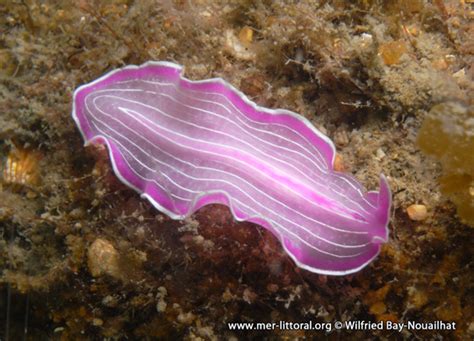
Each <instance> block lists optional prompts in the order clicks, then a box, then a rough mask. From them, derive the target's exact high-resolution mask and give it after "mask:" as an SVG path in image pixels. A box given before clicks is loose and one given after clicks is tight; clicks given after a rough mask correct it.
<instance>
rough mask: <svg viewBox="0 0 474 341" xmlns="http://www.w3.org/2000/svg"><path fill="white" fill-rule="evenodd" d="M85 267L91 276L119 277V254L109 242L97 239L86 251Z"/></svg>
mask: <svg viewBox="0 0 474 341" xmlns="http://www.w3.org/2000/svg"><path fill="white" fill-rule="evenodd" d="M87 265H88V266H89V271H90V273H91V275H92V276H94V277H98V276H101V275H104V274H106V275H109V276H112V277H115V278H119V277H120V270H119V254H118V251H117V250H116V249H115V247H114V246H113V245H112V243H111V242H109V241H107V240H105V239H101V238H98V239H96V240H95V241H94V242H93V243H92V244H91V246H90V247H89V249H88V250H87Z"/></svg>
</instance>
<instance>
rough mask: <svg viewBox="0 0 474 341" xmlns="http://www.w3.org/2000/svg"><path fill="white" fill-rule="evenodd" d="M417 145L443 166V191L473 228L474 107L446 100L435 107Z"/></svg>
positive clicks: (424, 123) (441, 180)
mask: <svg viewBox="0 0 474 341" xmlns="http://www.w3.org/2000/svg"><path fill="white" fill-rule="evenodd" d="M418 145H419V146H420V148H421V150H422V151H423V152H425V153H426V154H429V155H433V156H435V157H436V158H437V159H438V160H439V161H440V162H441V164H442V166H443V175H442V176H441V177H440V179H439V183H440V187H441V192H442V193H443V194H445V195H447V196H448V197H449V198H450V199H451V200H452V201H453V202H454V203H455V204H456V206H457V212H458V215H459V217H460V218H461V219H462V220H463V222H466V223H468V224H469V225H471V226H473V227H474V108H473V107H472V106H471V107H467V106H465V105H463V104H460V103H455V102H447V103H442V104H438V105H436V106H434V107H433V108H432V109H431V111H430V113H429V115H428V116H427V117H426V119H425V120H424V122H423V125H422V127H421V129H420V131H419V134H418Z"/></svg>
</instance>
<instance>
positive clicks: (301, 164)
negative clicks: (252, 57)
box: [72, 62, 391, 275]
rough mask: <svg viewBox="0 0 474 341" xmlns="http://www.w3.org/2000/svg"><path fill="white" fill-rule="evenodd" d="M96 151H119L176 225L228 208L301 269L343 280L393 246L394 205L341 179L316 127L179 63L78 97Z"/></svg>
mask: <svg viewBox="0 0 474 341" xmlns="http://www.w3.org/2000/svg"><path fill="white" fill-rule="evenodd" d="M72 115H73V118H74V120H75V122H76V124H77V126H78V127H79V130H80V131H81V133H82V135H83V137H84V140H85V141H86V144H88V143H101V144H105V145H107V147H108V150H109V154H110V159H111V161H112V166H113V169H114V171H115V173H116V174H117V176H118V177H119V178H120V180H121V181H123V182H124V183H125V184H127V185H128V186H130V187H132V188H134V189H135V190H136V191H137V192H139V193H141V196H142V197H144V198H146V199H148V200H149V201H150V202H151V203H152V204H153V205H154V206H155V207H156V208H157V209H158V210H160V211H161V212H163V213H165V214H167V215H168V216H170V217H171V218H173V219H184V218H186V217H188V216H189V215H191V214H192V213H194V212H195V211H196V210H198V209H199V208H200V207H202V206H204V205H207V204H211V203H220V204H224V205H227V206H228V207H229V208H230V210H231V211H232V214H233V215H234V217H235V219H237V220H239V221H244V220H245V221H251V222H253V223H256V224H259V225H261V226H263V227H264V228H266V229H268V230H270V231H271V232H272V233H273V234H274V235H275V236H276V237H277V238H278V239H279V240H280V242H281V244H282V246H283V247H284V249H285V250H286V252H287V253H288V254H289V255H290V257H291V258H292V259H293V260H294V261H295V262H296V264H297V265H298V266H300V267H302V268H304V269H307V270H309V271H313V272H317V273H321V274H330V275H344V274H349V273H353V272H356V271H358V270H360V269H361V268H363V267H364V266H366V265H367V264H369V263H370V262H371V261H372V260H373V259H374V258H375V257H376V256H377V254H378V253H379V251H380V247H381V244H382V243H384V242H386V241H387V240H388V228H387V225H388V221H389V211H390V206H391V194H390V189H389V187H388V183H387V180H386V179H385V177H384V176H383V175H381V176H380V190H379V191H378V192H375V191H372V192H366V191H365V189H364V188H363V187H362V186H361V185H360V184H359V182H358V181H357V180H356V179H355V178H354V177H353V176H351V175H350V174H345V173H340V172H336V171H335V170H334V167H333V164H334V158H335V148H334V144H333V143H332V142H331V140H330V139H329V138H328V137H327V136H325V135H323V134H322V133H321V132H319V131H318V130H317V129H316V128H315V127H314V126H313V125H312V124H311V123H310V122H309V121H308V120H306V119H305V118H303V117H302V116H300V115H298V114H296V113H293V112H291V111H287V110H281V109H276V110H273V109H267V108H263V107H260V106H258V105H256V104H255V103H254V102H252V101H250V100H249V99H248V98H247V97H246V96H245V95H244V94H243V93H241V92H240V91H238V90H237V89H235V88H234V87H233V86H231V85H230V84H228V83H227V82H225V81H224V80H222V79H220V78H214V79H208V80H203V81H191V80H189V79H186V78H184V77H183V76H182V68H181V67H180V66H178V65H176V64H173V63H169V62H148V63H145V64H143V65H141V66H127V67H125V68H122V69H119V70H115V71H112V72H110V73H108V74H106V75H105V76H103V77H101V78H99V79H97V80H95V81H93V82H91V83H89V84H86V85H83V86H81V87H80V88H78V89H77V90H76V91H75V93H74V104H73V113H72Z"/></svg>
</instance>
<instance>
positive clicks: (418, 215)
mask: <svg viewBox="0 0 474 341" xmlns="http://www.w3.org/2000/svg"><path fill="white" fill-rule="evenodd" d="M407 214H408V217H410V219H411V220H415V221H421V220H425V219H426V217H427V216H428V211H427V209H426V206H425V205H418V204H413V205H410V206H408V208H407Z"/></svg>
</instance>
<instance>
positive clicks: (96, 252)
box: [0, 0, 474, 340]
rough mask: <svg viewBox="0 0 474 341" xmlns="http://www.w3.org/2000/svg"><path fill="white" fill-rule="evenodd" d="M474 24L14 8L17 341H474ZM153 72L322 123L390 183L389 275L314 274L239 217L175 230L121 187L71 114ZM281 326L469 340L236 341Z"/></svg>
mask: <svg viewBox="0 0 474 341" xmlns="http://www.w3.org/2000/svg"><path fill="white" fill-rule="evenodd" d="M473 18H474V7H473V3H472V1H467V0H447V1H442V0H433V1H425V0H414V1H408V0H394V1H382V0H381V1H371V0H360V1H310V0H307V1H245V0H243V1H210V0H197V1H184V0H176V1H171V0H170V1H166V0H164V1H148V0H141V1H125V0H113V1H90V0H89V1H88V0H80V1H69V0H49V1H48V0H46V1H32V0H25V1H0V67H1V68H0V80H1V81H0V157H1V162H2V163H1V188H0V339H1V340H4V339H9V340H19V339H28V340H30V339H31V340H43V339H45V340H46V339H58V340H59V339H60V340H90V339H186V340H199V339H202V340H219V339H234V340H237V339H262V338H263V339H265V338H266V339H281V340H290V339H291V340H293V339H311V338H314V337H321V338H323V337H324V338H327V339H330V340H333V339H334V340H339V339H357V340H358V339H367V340H372V339H373V340H375V339H377V340H378V339H382V340H383V339H390V340H391V339H410V340H412V339H423V340H424V339H458V340H466V339H472V338H473V337H474V322H473V316H474V305H473V304H472V302H474V295H473V292H474V290H473V284H472V283H473V280H474V272H473V266H474V264H473V242H474V229H473V227H472V225H474V224H473V220H474V218H473V216H474V213H473V212H474V160H473V158H474V111H473V105H474V101H473V99H474V96H473V94H474V91H473V90H474V86H473V74H474V67H473V65H474V58H473V52H474V39H473V37H474V24H473ZM148 60H167V61H172V62H175V63H177V64H181V65H184V67H185V76H186V77H188V78H191V79H196V80H197V79H205V78H211V77H222V78H224V79H225V80H227V81H228V82H230V83H231V84H233V85H234V86H235V87H237V88H238V89H240V90H242V91H243V92H244V93H245V94H246V95H247V96H249V97H250V98H251V99H252V100H254V101H255V102H256V103H258V104H259V105H262V106H266V107H271V108H285V109H289V110H292V111H294V112H297V113H299V114H301V115H303V116H304V117H306V118H308V119H309V120H310V121H311V122H312V123H313V124H314V125H315V126H316V127H317V128H318V129H320V130H321V131H322V132H324V133H325V134H327V135H328V136H329V137H330V138H331V139H332V140H333V141H334V142H335V144H336V146H337V153H338V157H337V159H336V161H337V167H338V169H344V170H345V171H346V172H350V173H352V174H354V175H355V176H356V177H357V178H358V179H359V180H360V181H361V182H362V183H363V184H364V185H365V186H366V188H368V189H375V188H376V186H377V184H378V178H379V174H380V173H383V174H385V175H386V176H387V178H388V180H389V183H390V186H391V189H392V193H393V207H392V212H391V222H390V226H389V229H390V239H389V242H388V243H386V244H385V245H384V246H383V249H382V252H381V254H380V255H379V256H378V258H377V259H376V260H375V261H374V262H372V263H371V264H370V265H369V266H367V267H366V268H364V269H363V270H361V271H360V272H357V273H355V274H352V275H347V276H324V275H318V274H314V273H310V272H308V271H306V270H302V269H299V268H298V267H296V266H295V264H294V263H293V261H292V260H291V259H290V258H289V257H288V256H287V255H286V254H285V253H284V251H283V249H282V247H281V246H280V244H279V242H278V241H277V240H276V238H275V237H274V236H273V235H272V234H271V233H269V232H267V231H266V230H264V229H262V228H260V227H258V226H257V225H254V224H251V223H246V222H240V223H238V222H236V221H235V220H234V219H233V217H232V215H231V213H230V211H229V210H228V208H227V207H225V206H220V205H209V206H206V207H204V208H202V209H200V210H199V211H198V212H197V213H196V214H194V215H193V216H191V217H190V218H189V219H186V220H184V221H176V220H171V219H170V218H168V217H167V216H166V215H164V214H162V213H160V212H159V211H157V210H156V209H155V208H154V207H152V205H151V204H149V203H148V202H147V201H144V200H142V199H140V196H139V195H138V194H137V193H136V192H134V191H133V190H132V189H130V188H128V187H127V186H125V185H124V184H122V183H121V182H120V181H119V180H118V179H117V178H116V177H115V175H114V174H113V171H112V169H111V166H110V163H109V160H108V156H107V152H106V150H105V149H104V148H100V147H95V146H89V147H86V148H85V147H84V146H83V140H82V138H81V136H80V133H79V131H78V130H77V128H76V127H75V125H74V122H73V120H72V118H71V107H72V103H71V102H72V94H73V91H74V89H75V88H77V87H78V86H79V85H81V84H83V83H86V82H89V81H92V80H94V79H96V78H97V77H99V76H101V75H103V74H104V73H105V72H107V71H110V70H113V69H115V68H118V67H121V66H124V65H128V64H141V63H143V62H145V61H148ZM278 321H286V322H308V321H313V322H319V323H332V324H334V322H335V321H370V322H380V321H394V322H408V321H416V322H433V321H445V322H455V324H456V328H455V330H420V329H416V330H413V329H412V330H409V329H408V328H404V329H403V330H402V331H401V332H399V331H395V330H388V329H387V328H382V329H380V330H379V329H366V330H364V329H363V328H362V329H360V330H347V329H341V330H335V329H334V328H332V330H331V331H327V330H321V331H308V330H304V329H295V330H290V329H286V330H285V329H279V328H274V329H272V330H266V331H263V330H247V331H235V330H230V329H229V328H228V325H227V323H228V322H278Z"/></svg>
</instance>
